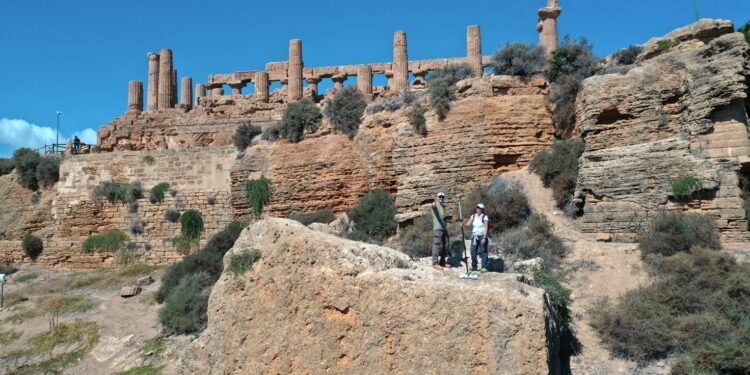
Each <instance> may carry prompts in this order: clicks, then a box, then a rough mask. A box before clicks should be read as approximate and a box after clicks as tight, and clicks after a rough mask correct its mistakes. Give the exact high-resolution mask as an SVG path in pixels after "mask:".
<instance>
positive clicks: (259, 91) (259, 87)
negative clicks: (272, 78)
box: [255, 72, 268, 102]
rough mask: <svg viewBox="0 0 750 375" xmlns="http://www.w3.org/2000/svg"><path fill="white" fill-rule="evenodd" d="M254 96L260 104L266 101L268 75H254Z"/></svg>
mask: <svg viewBox="0 0 750 375" xmlns="http://www.w3.org/2000/svg"><path fill="white" fill-rule="evenodd" d="M255 95H257V96H258V99H259V100H260V101H262V102H267V101H268V73H266V72H257V73H255Z"/></svg>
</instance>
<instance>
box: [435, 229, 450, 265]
mask: <svg viewBox="0 0 750 375" xmlns="http://www.w3.org/2000/svg"><path fill="white" fill-rule="evenodd" d="M432 233H433V236H432V264H438V263H440V265H441V266H444V265H445V257H446V255H447V253H448V233H447V232H446V231H444V230H442V229H435V230H433V231H432Z"/></svg>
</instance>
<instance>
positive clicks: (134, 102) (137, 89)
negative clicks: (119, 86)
mask: <svg viewBox="0 0 750 375" xmlns="http://www.w3.org/2000/svg"><path fill="white" fill-rule="evenodd" d="M128 111H136V112H140V111H143V82H141V81H130V82H128Z"/></svg>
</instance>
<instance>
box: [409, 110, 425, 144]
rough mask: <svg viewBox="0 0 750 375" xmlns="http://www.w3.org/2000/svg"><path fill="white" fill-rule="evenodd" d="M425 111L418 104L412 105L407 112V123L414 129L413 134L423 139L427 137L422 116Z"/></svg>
mask: <svg viewBox="0 0 750 375" xmlns="http://www.w3.org/2000/svg"><path fill="white" fill-rule="evenodd" d="M426 111H427V110H426V109H425V108H424V107H422V105H421V104H419V103H417V104H414V105H413V106H412V107H411V111H409V123H410V124H411V126H412V127H413V128H414V132H415V133H417V134H419V135H421V136H423V137H424V136H426V135H427V119H426V118H425V116H424V114H425V112H426Z"/></svg>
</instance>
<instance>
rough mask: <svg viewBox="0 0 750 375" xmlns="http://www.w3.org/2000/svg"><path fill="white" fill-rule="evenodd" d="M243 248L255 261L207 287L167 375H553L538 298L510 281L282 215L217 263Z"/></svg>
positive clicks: (257, 226)
mask: <svg viewBox="0 0 750 375" xmlns="http://www.w3.org/2000/svg"><path fill="white" fill-rule="evenodd" d="M243 249H257V250H259V251H260V252H261V253H262V258H261V260H260V261H259V262H258V263H256V264H255V265H254V266H253V269H252V270H250V271H248V272H247V273H246V274H244V275H242V276H239V277H230V276H228V275H222V277H221V278H220V279H219V281H218V282H217V283H216V285H215V286H214V287H213V289H212V292H211V297H210V299H209V306H208V328H207V329H206V330H205V331H204V332H203V333H202V334H201V335H200V337H199V338H198V339H197V340H196V341H194V342H193V343H191V345H189V346H188V347H187V348H186V349H185V355H181V356H180V361H179V363H178V364H177V366H176V372H177V373H201V374H235V373H236V374H240V373H258V374H264V373H284V374H297V373H313V374H318V373H334V374H355V373H368V374H385V373H401V374H412V373H414V374H416V373H435V374H449V373H493V374H548V373H555V372H556V367H557V363H556V362H555V359H554V358H552V367H553V368H552V369H550V368H548V359H549V358H548V356H549V354H550V352H551V350H550V349H549V348H548V342H547V339H548V338H547V337H546V332H547V330H546V323H547V318H546V316H547V312H546V310H545V302H544V293H543V291H542V290H540V289H537V288H533V287H530V286H528V285H525V284H522V283H519V282H517V281H516V280H515V279H516V277H515V276H514V275H507V274H487V275H486V276H484V275H483V276H482V277H481V278H480V279H479V280H474V281H471V282H461V281H459V280H458V278H457V274H458V273H453V272H450V271H445V272H437V271H434V270H432V269H431V268H430V267H429V266H428V265H423V264H418V263H416V262H412V261H410V260H409V258H408V257H407V256H405V255H404V254H402V253H399V252H397V251H395V250H392V249H389V248H384V247H379V246H375V245H369V244H363V243H358V242H353V241H349V240H346V239H342V238H339V237H335V236H331V235H327V234H324V233H320V232H315V231H313V230H310V229H308V228H306V227H304V226H303V225H302V224H300V223H297V222H295V221H291V220H285V219H268V220H263V221H259V222H256V223H254V224H252V225H251V226H250V227H248V228H247V229H245V230H244V231H243V233H242V235H241V236H240V238H239V239H238V240H237V242H236V243H235V245H234V248H233V249H232V250H230V252H229V253H228V254H227V256H226V257H225V262H226V261H228V258H229V257H230V256H231V254H234V253H237V252H239V251H241V250H243ZM472 317H473V318H472ZM479 317H481V318H479Z"/></svg>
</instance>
